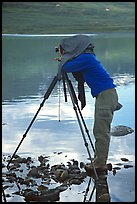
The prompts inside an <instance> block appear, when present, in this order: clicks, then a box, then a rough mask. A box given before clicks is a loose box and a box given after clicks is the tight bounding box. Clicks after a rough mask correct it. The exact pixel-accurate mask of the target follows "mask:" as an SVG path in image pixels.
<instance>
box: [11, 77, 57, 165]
mask: <svg viewBox="0 0 137 204" xmlns="http://www.w3.org/2000/svg"><path fill="white" fill-rule="evenodd" d="M57 81H58V78H57V76H55V77H54V79H53V80H52V82H51V84H50V86H49V88H48V90H47V92H46V93H45V95H44V99H43V101H42V103H41V104H40V106H39V108H38V110H37V112H36V114H35V115H34V117H33V119H32V121H31V122H30V125H29V126H28V128H27V130H26V132H25V133H24V135H23V137H22V139H21V141H20V143H19V145H18V146H17V148H16V150H15V152H14V153H13V155H12V157H11V159H10V161H9V162H8V165H7V168H8V167H9V165H10V163H11V161H12V159H13V157H14V156H15V154H16V152H17V151H18V149H19V147H20V145H21V143H22V142H23V140H24V138H25V137H26V135H27V133H28V131H29V130H30V128H31V126H32V124H33V122H34V120H35V119H36V117H37V115H38V113H39V111H40V110H41V108H42V107H43V105H44V103H45V101H46V99H48V97H49V95H50V94H51V92H52V90H53V88H54V87H55V85H56V83H57Z"/></svg>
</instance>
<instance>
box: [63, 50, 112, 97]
mask: <svg viewBox="0 0 137 204" xmlns="http://www.w3.org/2000/svg"><path fill="white" fill-rule="evenodd" d="M63 70H64V71H65V72H68V73H69V72H79V71H80V72H82V74H83V78H84V80H85V82H86V83H87V85H88V86H89V87H90V88H91V94H92V96H93V97H96V96H97V95H98V94H99V93H100V92H102V91H104V90H106V89H111V88H114V87H116V85H115V84H114V83H113V79H112V78H111V77H110V75H109V73H108V72H107V71H106V70H105V68H104V67H103V66H102V64H101V63H100V61H98V60H97V59H96V56H95V55H94V54H89V53H84V54H80V55H79V56H78V57H76V58H74V59H72V60H71V61H68V62H66V63H65V64H64V65H63Z"/></svg>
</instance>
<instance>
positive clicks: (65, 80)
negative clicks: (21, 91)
mask: <svg viewBox="0 0 137 204" xmlns="http://www.w3.org/2000/svg"><path fill="white" fill-rule="evenodd" d="M58 80H59V79H58V75H56V76H55V77H54V78H53V80H52V82H51V84H50V86H49V88H48V90H47V91H46V93H45V95H44V99H43V101H42V102H41V104H40V106H39V108H38V110H37V112H36V114H35V115H34V117H33V119H32V121H31V122H30V124H29V126H28V128H27V130H26V131H25V133H24V134H23V137H22V139H21V141H20V143H19V144H18V146H17V148H16V150H15V152H14V153H13V155H12V157H11V159H10V160H9V162H8V165H7V168H9V165H10V163H11V161H12V159H13V158H14V156H15V154H16V152H17V151H18V149H19V147H20V145H21V144H22V142H23V140H24V138H25V137H26V136H27V133H28V131H29V130H30V128H31V126H32V124H33V122H34V121H35V119H36V117H37V115H38V113H39V112H40V110H41V108H42V107H43V105H44V103H45V101H46V100H47V99H48V97H49V96H50V94H51V92H52V90H53V89H54V87H55V85H56V83H57V82H58ZM60 80H62V81H63V87H64V94H65V102H67V96H66V84H67V88H68V91H69V94H70V97H71V101H72V104H73V108H74V110H75V113H76V117H77V120H78V124H79V127H80V130H81V133H82V136H83V140H84V144H85V147H86V148H87V152H88V155H89V159H90V161H91V164H92V166H93V170H94V173H95V177H96V180H98V175H97V172H96V169H95V167H94V164H93V162H92V157H91V153H90V150H89V147H88V143H87V140H86V137H85V134H84V130H83V126H84V128H85V132H86V133H87V135H88V138H89V141H90V144H91V146H92V148H93V151H94V152H95V149H94V146H93V143H92V141H91V138H90V135H89V131H88V129H87V126H86V123H85V121H84V119H83V116H82V113H81V110H80V108H79V105H78V100H77V96H76V94H75V91H74V88H73V86H72V83H71V81H70V79H69V78H68V75H67V74H66V73H61V79H60ZM80 119H81V120H80ZM81 121H82V122H81ZM82 123H83V126H82Z"/></svg>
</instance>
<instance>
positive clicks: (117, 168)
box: [113, 167, 121, 170]
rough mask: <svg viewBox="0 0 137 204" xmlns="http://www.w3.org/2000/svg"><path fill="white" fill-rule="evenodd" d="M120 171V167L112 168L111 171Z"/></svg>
mask: <svg viewBox="0 0 137 204" xmlns="http://www.w3.org/2000/svg"><path fill="white" fill-rule="evenodd" d="M114 169H115V170H120V169H121V168H120V167H113V170H114Z"/></svg>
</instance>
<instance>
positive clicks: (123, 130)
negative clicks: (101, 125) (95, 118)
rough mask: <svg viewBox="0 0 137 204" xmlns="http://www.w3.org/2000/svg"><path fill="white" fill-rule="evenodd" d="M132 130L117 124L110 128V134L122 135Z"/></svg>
mask: <svg viewBox="0 0 137 204" xmlns="http://www.w3.org/2000/svg"><path fill="white" fill-rule="evenodd" d="M132 132H134V130H133V129H132V128H130V127H128V126H124V125H118V126H114V127H112V128H111V132H110V134H111V135H112V136H124V135H127V134H131V133H132Z"/></svg>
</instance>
